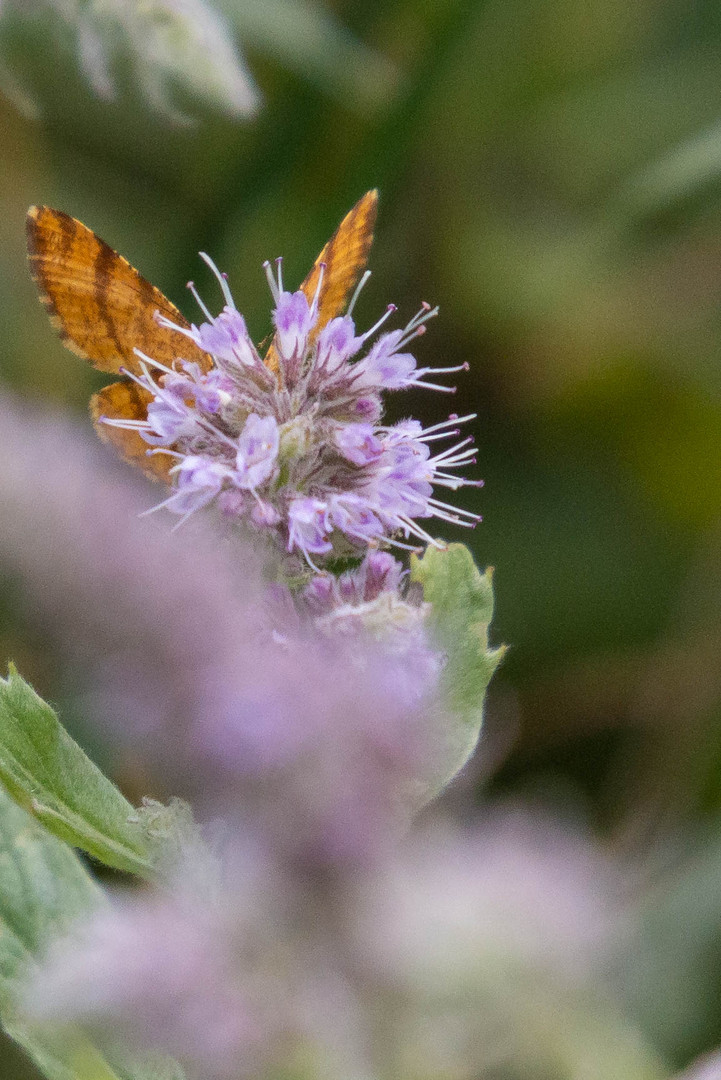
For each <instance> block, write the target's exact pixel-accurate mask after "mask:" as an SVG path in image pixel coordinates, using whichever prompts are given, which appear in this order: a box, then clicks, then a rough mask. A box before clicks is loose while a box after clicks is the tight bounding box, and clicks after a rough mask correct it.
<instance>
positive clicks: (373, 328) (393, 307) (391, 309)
mask: <svg viewBox="0 0 721 1080" xmlns="http://www.w3.org/2000/svg"><path fill="white" fill-rule="evenodd" d="M396 311H398V308H397V307H396V305H395V304H389V305H388V307H387V308H386V312H385V315H381V317H380V319H379V320H378V322H377V323H376V324H375V326H371V328H370V330H366V332H365V334H361V336H360V338H359V339H358V340H359V341H367V340H368V338H369V337H372V336H373V334H375V333H376V331H377V330H380V328H381V326H382V325H383V323H384V322H385V321H386V320H387V319H389V318H390V316H391V315H393V313H394V312H396Z"/></svg>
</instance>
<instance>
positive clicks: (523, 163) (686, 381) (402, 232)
mask: <svg viewBox="0 0 721 1080" xmlns="http://www.w3.org/2000/svg"><path fill="white" fill-rule="evenodd" d="M217 7H218V9H219V10H223V11H224V13H225V15H226V16H227V18H228V20H229V22H230V24H231V26H232V27H233V28H234V32H235V33H236V34H237V40H238V41H239V42H240V43H241V45H242V46H243V48H244V52H245V55H246V58H247V61H248V65H249V68H250V70H251V71H252V72H253V74H254V77H255V79H256V81H257V83H258V86H259V88H260V90H261V94H262V97H263V102H262V106H261V108H260V110H259V112H258V114H257V116H256V117H254V118H252V119H248V120H242V119H241V120H234V119H230V118H228V117H226V116H223V114H222V112H221V110H219V109H215V108H213V106H212V103H210V104H208V103H206V104H205V105H204V104H203V103H202V102H198V101H196V100H195V99H194V96H193V88H192V84H188V85H186V86H183V85H182V84H181V83H180V82H179V85H178V86H177V88H176V89H177V94H176V97H177V100H178V101H179V102H181V103H182V104H183V105H184V106H187V110H188V111H189V112H191V113H192V114H193V116H194V118H195V122H194V123H193V124H190V125H181V124H178V123H174V122H173V121H172V119H170V118H169V117H168V116H164V115H163V114H162V113H158V112H157V111H156V110H153V109H152V108H151V107H150V105H149V104H148V102H147V101H146V100H145V99H144V97H143V95H142V93H141V92H140V91H139V90H138V88H137V86H136V84H135V82H134V80H133V78H132V57H125V58H123V57H122V56H121V57H120V59H119V61H118V63H119V70H120V76H119V88H120V89H119V94H118V97H117V100H115V101H114V102H108V101H102V100H100V99H99V98H97V97H95V96H94V95H93V93H92V91H91V89H90V88H89V86H88V84H87V81H86V80H85V79H84V78H83V76H82V73H81V72H80V70H79V67H78V63H77V57H76V50H75V44H74V40H73V37H72V35H68V34H67V33H65V32H64V31H63V30H62V27H61V26H60V25H59V23H58V21H57V19H55V17H54V16H52V15H51V14H45V15H43V14H42V13H41V15H40V16H39V18H38V19H37V20H36V21H35V22H33V23H32V25H29V26H25V25H20V24H21V23H22V20H20V22H19V23H18V25H15V24H14V23H13V22H12V19H11V18H10V16H8V15H7V14H6V15H5V16H3V18H4V21H1V22H0V43H1V42H2V34H3V33H5V34H6V41H5V51H6V54H7V58H8V59H7V62H8V64H11V66H12V70H13V72H14V73H15V76H21V77H22V81H23V85H24V86H25V88H26V89H27V90H28V92H29V93H30V94H31V96H32V98H33V100H34V101H35V102H36V104H37V106H38V110H39V115H38V117H36V118H34V119H30V118H28V117H26V116H23V115H21V113H20V112H19V111H18V110H17V109H16V108H15V106H14V105H13V104H12V103H10V102H9V101H8V100H6V99H0V139H1V144H0V145H1V149H0V364H1V367H2V379H3V382H4V384H5V385H6V386H8V387H12V388H14V389H15V390H16V391H19V392H20V393H21V394H22V395H23V396H25V397H27V398H30V399H33V400H37V401H41V402H44V403H47V404H50V405H53V406H54V407H56V408H58V409H61V410H67V411H68V412H71V413H76V414H78V415H79V416H83V415H84V410H85V407H86V401H87V398H88V395H89V393H90V391H91V390H92V389H95V388H97V387H98V386H99V385H101V384H102V380H101V379H99V377H98V376H97V374H96V373H94V372H93V371H92V370H91V369H89V368H88V367H87V366H85V365H83V364H82V363H81V362H80V361H78V360H77V359H76V358H74V357H73V356H71V355H70V354H69V353H67V352H66V351H65V350H64V349H63V347H62V345H61V344H60V343H59V341H57V340H56V339H55V337H54V336H53V334H52V332H51V330H50V328H49V326H48V323H47V320H46V318H45V316H44V314H43V312H42V310H41V308H40V307H39V305H38V303H37V299H36V297H35V294H34V289H33V286H32V283H31V282H30V280H29V276H28V273H27V269H26V263H25V254H24V224H23V223H24V214H25V211H26V208H27V206H28V204H30V203H34V202H38V203H49V204H51V205H55V206H58V207H60V208H62V209H63V210H65V211H67V212H69V213H71V214H72V215H74V216H76V217H79V218H80V219H82V220H83V221H85V222H86V223H87V224H88V225H89V226H91V227H92V228H93V229H94V230H95V231H97V232H98V233H99V234H100V235H101V236H103V237H104V238H105V239H106V240H107V241H108V242H109V243H111V244H112V246H113V247H115V248H117V249H118V250H119V251H121V252H122V253H123V254H124V255H126V256H127V257H128V258H129V259H130V261H131V262H132V263H133V264H134V265H136V266H138V268H139V269H140V270H141V271H142V272H143V273H144V274H145V275H146V276H147V277H149V278H150V279H151V280H152V281H153V282H155V283H156V284H157V285H159V286H160V287H161V288H162V289H163V290H164V291H165V292H167V293H168V295H169V296H171V298H173V299H174V300H175V301H176V302H177V303H178V304H179V305H181V306H182V307H183V308H184V310H185V311H186V313H188V314H189V315H190V316H191V317H193V306H192V302H190V298H189V297H187V294H186V293H185V290H184V283H185V282H186V280H187V279H188V278H189V277H193V278H195V279H196V280H197V281H198V283H199V284H200V285H201V286H202V285H206V286H207V285H208V278H207V274H206V273H205V271H204V268H203V267H202V264H200V263H199V261H198V259H197V255H196V252H197V251H198V250H199V249H203V250H206V251H208V252H210V253H211V254H212V255H213V257H214V258H215V259H216V261H217V262H218V263H219V264H220V266H221V267H223V268H224V269H225V270H227V271H228V273H229V275H230V280H231V284H232V286H233V288H234V292H235V296H236V300H237V302H238V304H239V306H240V307H241V308H242V310H243V311H244V312H245V314H246V316H247V318H248V321H249V325H250V327H251V330H252V332H253V336H254V337H255V338H256V339H257V340H260V339H261V338H262V337H264V336H265V334H266V333H267V331H268V328H269V304H268V295H267V286H266V284H265V280H264V277H263V274H262V271H261V263H262V261H263V260H264V259H265V258H268V257H271V258H272V257H274V256H276V255H278V254H283V255H284V259H285V262H284V272H285V278H286V282H288V283H294V282H297V281H299V280H300V278H301V277H302V276H303V274H304V273H305V271H306V270H307V268H308V267H309V266H310V264H311V262H312V260H313V258H314V257H315V255H316V254H317V252H318V251H319V250H320V248H321V247H322V245H323V243H324V242H325V240H326V239H327V238H328V236H329V235H330V233H331V232H332V230H333V228H334V227H335V225H336V224H337V222H338V221H339V220H340V218H341V217H342V215H343V214H344V213H345V212H346V210H347V209H349V208H350V206H351V205H352V204H353V202H354V201H355V200H356V199H357V198H358V197H359V196H360V195H361V194H362V193H363V192H364V191H365V190H367V189H368V188H370V187H378V188H379V189H380V192H381V203H380V218H379V225H378V230H377V239H376V244H375V247H374V251H373V255H372V260H371V267H372V270H373V278H372V279H371V282H370V284H369V285H368V286H367V288H366V290H365V292H364V295H363V297H362V299H361V302H360V303H359V306H358V309H357V314H358V319H359V321H360V323H361V325H369V324H370V323H371V322H372V321H374V320H375V317H376V315H377V313H378V312H379V311H381V310H382V309H383V308H384V307H385V305H386V304H387V303H388V302H389V301H393V302H395V303H397V304H399V306H400V307H401V314H403V315H407V316H408V317H410V315H411V314H412V313H413V312H414V311H415V310H416V307H417V305H418V302H419V301H420V300H422V299H426V300H428V301H430V302H432V303H434V304H435V303H437V304H439V305H440V309H441V314H440V317H439V318H438V319H437V320H435V321H434V322H433V323H432V324H431V326H430V327H429V332H428V334H427V335H426V337H425V338H424V339H423V341H422V342H421V343H419V346H418V350H417V355H418V357H419V360H420V362H421V363H422V364H436V363H437V364H438V365H440V366H443V365H446V364H455V363H459V362H463V361H468V362H469V363H470V365H471V370H470V373H469V374H468V375H465V376H461V377H459V380H458V381H459V390H458V395H457V397H456V398H455V399H454V400H453V402H452V405H453V408H454V409H456V410H458V411H459V412H460V411H466V410H471V409H472V410H473V411H475V412H477V413H478V420H477V421H476V422H475V425H474V428H475V432H474V433H475V435H476V439H477V442H478V445H479V464H478V471H479V474H480V475H481V476H483V477H484V478H485V481H486V486H485V488H483V489H481V490H480V491H474V489H469V493H468V494H464V495H463V502H464V505H465V506H467V507H472V508H477V509H478V510H479V511H480V512H481V513H482V514H483V516H484V521H483V523H482V524H481V525H480V526H479V527H478V528H477V529H476V531H475V532H474V533H473V535H472V537H471V539H470V543H471V545H472V548H473V551H474V554H475V556H476V558H477V561H478V562H479V564H480V565H482V566H485V565H493V566H495V568H496V574H495V588H496V610H497V616H496V620H495V627H494V629H495V638H494V640H495V641H496V642H500V641H505V642H507V643H509V644H510V645H511V650H510V652H509V655H508V657H507V659H506V660H505V662H504V665H503V668H502V670H501V671H500V672H499V674H498V675H497V676H496V678H495V680H494V683H493V685H492V687H491V691H490V696H489V703H488V712H487V728H486V735H485V737H484V741H483V742H482V744H481V750H480V752H479V755H478V757H477V761H476V763H475V764H474V766H473V768H472V769H471V770H470V772H469V774H468V776H467V777H466V778H465V779H464V783H463V785H462V790H461V793H460V794H459V795H457V796H456V800H457V801H456V803H453V806H454V807H457V808H458V812H459V813H463V814H467V813H470V812H471V807H472V805H473V804H475V803H480V804H481V805H482V807H486V806H488V805H489V804H492V803H493V802H495V801H501V800H504V799H506V798H507V797H508V796H509V794H512V795H513V796H514V797H520V798H523V799H528V800H539V801H540V802H541V803H542V804H543V805H544V806H545V807H548V806H550V807H552V808H553V809H554V812H557V813H559V814H560V815H561V816H563V817H566V818H568V817H570V818H572V819H573V820H580V821H582V822H585V823H586V827H587V828H588V829H589V831H590V833H591V835H592V836H593V837H594V843H599V844H601V845H602V846H603V848H604V850H605V851H606V852H607V853H608V854H609V855H610V857H611V858H613V859H615V860H618V861H623V863H624V865H631V866H632V867H633V870H634V873H635V874H636V875H637V877H638V878H639V879H643V880H644V881H645V880H646V879H645V877H644V875H646V874H648V875H650V876H651V877H652V879H653V883H652V887H651V886H650V885H649V886H648V888H649V892H645V891H644V889H645V886H640V885H639V886H637V888H636V891H635V893H634V897H635V900H634V902H635V904H636V905H637V906H636V908H635V910H636V911H637V912H639V911H640V912H641V914H640V915H638V920H639V924H640V925H641V929H640V930H638V931H637V933H636V936H635V938H634V945H633V949H632V950H631V951H630V952H629V953H628V954H627V958H626V967H625V970H624V973H623V974H622V976H620V977H618V978H617V979H616V981H615V982H614V983H613V985H614V987H615V988H616V990H615V991H614V992H616V991H617V992H618V995H619V1000H621V1001H622V1002H623V1005H622V1011H623V1012H624V1015H626V1016H627V1017H629V1023H633V1024H634V1025H637V1026H638V1030H639V1031H641V1032H642V1033H643V1038H644V1039H646V1040H648V1044H649V1045H650V1046H652V1047H653V1048H654V1052H658V1054H659V1055H660V1056H661V1058H662V1059H663V1060H664V1061H665V1062H666V1063H667V1064H668V1068H669V1070H670V1071H672V1070H673V1069H675V1068H681V1067H683V1066H685V1065H686V1064H687V1062H688V1061H689V1060H690V1059H691V1058H692V1057H693V1056H694V1055H696V1054H699V1053H701V1052H704V1051H706V1050H709V1049H711V1048H712V1047H713V1046H715V1045H716V1044H717V1043H718V1042H721V970H719V963H718V961H719V959H721V854H720V852H721V829H720V828H719V826H720V825H721V724H720V720H721V9H720V8H719V6H718V4H717V3H716V2H714V0H634V2H633V3H628V2H627V0H624V2H622V0H597V2H596V3H594V4H588V3H586V2H583V0H489V2H484V0H475V2H462V0H455V2H453V0H440V2H437V3H428V2H426V3H424V2H422V0H390V2H387V0H386V2H382V3H381V2H379V0H363V2H362V3H361V2H359V0H347V2H346V3H342V2H335V3H334V2H330V0H329V2H326V3H323V4H321V3H318V4H310V3H308V4H301V3H293V2H291V0H287V2H285V3H278V2H277V0H274V2H272V3H270V2H269V3H268V4H267V5H265V6H263V5H257V4H244V3H241V2H240V0H223V2H222V3H220V2H219V3H218V5H217ZM447 406H448V401H447V399H445V398H441V396H440V395H434V394H432V393H431V392H429V391H426V392H422V391H418V392H416V393H414V394H406V395H403V399H402V400H401V398H400V397H398V398H396V399H394V401H393V403H392V411H393V415H396V416H400V415H408V414H411V413H412V414H414V415H417V416H419V417H421V418H422V419H424V420H426V421H427V422H429V423H432V422H436V421H437V420H438V419H439V418H440V417H441V416H443V415H445V412H444V410H447ZM2 467H3V468H5V469H12V468H13V462H12V461H6V462H4V463H3V465H2ZM0 513H2V507H0ZM446 535H449V536H450V534H446ZM452 538H453V539H464V540H466V542H468V537H467V535H466V534H464V535H463V536H460V535H455V536H453V537H452ZM0 572H1V573H4V572H3V571H2V568H1V567H0ZM2 581H3V595H2V601H1V602H0V608H1V610H0V652H1V653H2V656H3V657H7V658H13V659H15V661H16V662H17V664H18V666H19V668H20V670H21V671H22V673H23V674H24V675H25V677H26V678H28V679H29V680H30V681H31V682H33V683H34V685H35V686H36V687H37V689H38V690H39V691H40V692H41V693H43V694H44V695H45V696H48V697H49V698H50V699H51V700H53V701H55V702H60V703H61V705H62V707H63V708H64V709H65V715H68V716H71V717H72V716H73V715H75V714H76V713H77V714H78V715H79V714H80V712H81V710H80V707H79V706H77V707H76V704H75V703H74V702H73V700H72V697H71V696H69V695H68V692H67V683H66V681H65V680H63V679H61V678H60V676H59V674H58V664H57V661H56V659H55V655H56V646H55V643H54V642H53V639H52V635H51V634H50V633H49V632H48V630H47V628H46V627H44V626H43V624H42V622H41V621H35V620H34V619H33V616H32V612H28V610H27V608H26V607H25V606H23V604H22V584H21V583H19V582H17V581H15V580H14V579H12V577H11V576H10V575H9V574H5V575H4V576H3V578H2ZM85 739H86V742H87V740H88V739H89V740H90V742H91V743H94V751H95V752H96V754H98V755H99V756H101V757H102V756H103V753H104V751H103V748H102V746H101V745H100V740H99V736H98V735H97V734H93V733H92V732H90V733H88V732H87V730H86V732H85ZM474 770H475V771H474ZM451 801H452V800H450V799H449V804H450V802H451ZM659 851H661V852H662V853H663V855H662V857H661V859H660V862H661V864H662V865H661V868H659V859H658V858H657V856H658V852H659ZM669 853H670V854H669ZM619 987H620V989H619ZM687 995H690V998H689V997H688V996H687ZM689 1000H691V1001H692V1003H693V1004H692V1007H681V1004H680V1002H685V1003H686V1004H688V1001H689ZM2 1068H5V1069H7V1070H9V1072H8V1073H7V1075H13V1076H17V1077H18V1078H20V1076H21V1075H24V1074H23V1072H22V1068H21V1066H20V1065H19V1064H16V1063H15V1062H14V1060H13V1062H12V1064H10V1059H9V1058H8V1064H7V1065H3V1066H2ZM544 1068H545V1067H544ZM539 1069H540V1066H537V1064H536V1065H534V1063H533V1061H532V1060H530V1061H529V1060H526V1061H524V1062H520V1061H519V1062H517V1063H516V1065H509V1067H508V1071H507V1072H503V1073H502V1077H503V1080H505V1078H506V1077H514V1076H519V1077H525V1076H528V1077H534V1078H535V1077H541V1076H543V1077H545V1076H546V1075H547V1073H546V1072H545V1071H542V1070H541V1071H539ZM514 1070H515V1071H514ZM28 1075H30V1074H29V1073H28ZM484 1075H485V1074H484ZM488 1075H489V1076H490V1074H488ZM599 1075H603V1071H601V1073H600V1074H599ZM608 1075H611V1073H609V1074H608ZM639 1075H640V1074H639ZM494 1077H496V1080H500V1078H501V1074H494Z"/></svg>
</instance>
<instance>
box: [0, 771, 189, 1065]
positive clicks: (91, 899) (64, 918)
mask: <svg viewBox="0 0 721 1080" xmlns="http://www.w3.org/2000/svg"><path fill="white" fill-rule="evenodd" d="M103 903H104V895H103V892H102V890H101V889H100V888H99V887H98V885H97V884H96V883H95V882H94V881H93V879H92V877H91V876H90V874H89V873H88V871H87V870H86V869H85V867H84V866H83V864H82V862H81V860H80V858H79V857H78V856H77V855H76V853H75V852H74V851H73V850H72V849H71V848H70V847H68V846H67V844H64V843H63V842H62V841H61V840H58V839H56V838H55V837H54V836H51V835H50V833H48V832H47V830H46V829H44V828H43V827H42V826H41V825H39V824H38V823H37V822H36V821H35V820H34V819H33V818H32V817H31V816H30V815H29V814H27V813H26V812H25V811H24V810H23V809H21V808H20V807H19V806H17V805H16V804H15V803H14V802H13V801H12V799H11V798H10V796H9V795H7V794H6V793H5V792H4V791H2V789H0V1022H1V1023H2V1027H3V1029H4V1030H5V1031H6V1032H7V1034H8V1035H9V1036H10V1037H11V1038H12V1039H14V1040H15V1041H16V1042H17V1043H18V1044H19V1045H20V1046H21V1047H22V1048H23V1049H24V1050H25V1052H26V1053H27V1054H28V1055H29V1057H30V1058H32V1060H33V1061H34V1062H35V1064H36V1065H37V1067H38V1068H39V1069H40V1070H41V1072H43V1073H44V1074H45V1076H46V1077H48V1080H182V1072H181V1071H180V1067H179V1066H178V1065H177V1064H176V1063H175V1062H172V1061H168V1060H167V1059H165V1058H162V1059H159V1060H157V1061H152V1060H150V1061H149V1060H143V1061H142V1062H140V1063H137V1062H135V1061H133V1060H132V1059H125V1058H123V1061H122V1062H121V1063H120V1064H118V1063H116V1062H115V1061H113V1064H112V1065H111V1064H109V1062H108V1060H107V1059H106V1057H105V1056H104V1054H102V1053H101V1052H100V1051H99V1050H98V1049H97V1048H96V1047H95V1046H93V1044H92V1043H91V1042H90V1041H89V1040H88V1039H87V1038H86V1036H85V1035H83V1034H82V1033H81V1032H80V1031H78V1030H77V1029H75V1028H67V1029H63V1030H62V1031H59V1030H49V1029H46V1028H44V1027H43V1028H40V1027H39V1026H36V1025H33V1024H30V1023H29V1022H28V1021H27V1020H26V1019H25V1018H24V1017H23V1015H22V1011H21V1010H20V1009H19V1008H18V1005H17V1002H18V998H19V995H20V993H21V992H22V988H23V986H24V983H25V980H26V979H27V977H28V975H29V974H30V973H31V972H32V970H33V967H34V964H35V962H36V959H37V957H38V956H41V955H42V953H43V951H44V949H45V948H46V946H47V944H48V943H49V942H50V941H51V940H52V939H54V938H56V937H57V936H59V935H62V934H63V933H65V932H67V931H68V930H70V928H71V927H72V926H74V925H75V924H76V923H77V921H78V920H79V919H81V918H83V917H87V916H88V914H89V913H90V912H92V911H95V910H97V908H98V907H100V906H101V905H102V904H103Z"/></svg>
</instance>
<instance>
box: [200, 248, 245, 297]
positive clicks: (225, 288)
mask: <svg viewBox="0 0 721 1080" xmlns="http://www.w3.org/2000/svg"><path fill="white" fill-rule="evenodd" d="M199 254H200V257H201V259H202V260H203V262H205V263H207V265H208V266H209V267H210V269H211V270H212V271H213V273H214V274H215V276H216V278H217V279H218V284H219V285H220V288H221V290H222V293H223V299H224V300H225V303H226V306H227V307H229V308H232V309H233V311H237V310H238V309H237V308H236V306H235V301H234V300H233V294H232V293H231V291H230V286H229V285H228V279H227V278H226V276H225V274H221V272H220V270H219V269H218V267H217V266H216V265H215V263H214V262H213V260H212V259H211V257H210V255H206V253H205V252H204V251H201V252H200V253H199Z"/></svg>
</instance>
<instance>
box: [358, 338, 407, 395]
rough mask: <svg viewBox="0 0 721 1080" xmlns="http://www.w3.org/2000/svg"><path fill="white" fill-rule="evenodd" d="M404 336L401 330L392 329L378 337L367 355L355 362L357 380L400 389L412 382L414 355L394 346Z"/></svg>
mask: <svg viewBox="0 0 721 1080" xmlns="http://www.w3.org/2000/svg"><path fill="white" fill-rule="evenodd" d="M403 336H404V331H403V330H392V331H391V332H390V333H389V334H383V336H382V337H380V338H379V339H378V341H377V342H376V343H375V345H374V346H373V348H372V349H371V350H370V352H369V353H368V355H367V356H366V357H364V359H363V360H359V361H358V363H357V364H356V372H357V375H358V379H359V382H360V383H361V384H362V385H363V386H366V387H382V388H383V389H384V390H400V389H402V388H403V387H405V386H410V384H411V383H412V381H413V379H412V375H413V372H414V371H415V368H416V361H415V357H413V356H411V354H410V353H398V352H396V351H395V350H396V348H397V346H398V345H399V343H400V341H401V340H402V338H403Z"/></svg>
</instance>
